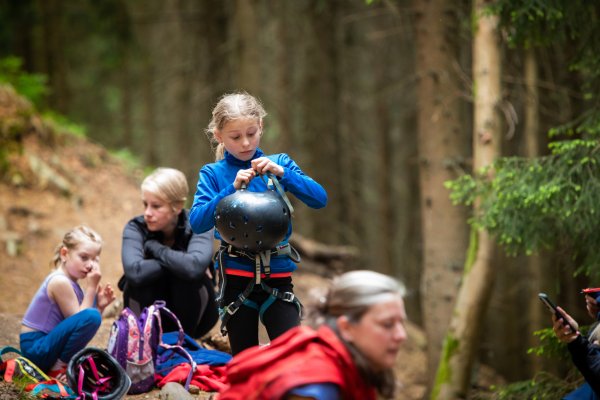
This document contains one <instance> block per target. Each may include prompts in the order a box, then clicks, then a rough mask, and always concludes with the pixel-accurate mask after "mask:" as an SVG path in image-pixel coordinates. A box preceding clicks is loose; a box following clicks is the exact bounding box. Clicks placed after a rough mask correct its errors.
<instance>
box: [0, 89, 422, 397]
mask: <svg viewBox="0 0 600 400" xmlns="http://www.w3.org/2000/svg"><path fill="white" fill-rule="evenodd" d="M8 97H9V98H8V99H7V96H6V93H5V92H2V88H1V87H0V139H2V137H1V134H2V129H5V128H6V126H7V122H6V121H9V120H10V118H13V119H14V118H24V121H21V122H22V124H21V125H18V126H22V130H23V131H22V132H21V133H20V134H19V135H18V140H19V142H20V143H22V151H21V152H20V153H19V154H17V155H14V156H12V157H11V159H10V164H11V170H10V173H9V174H8V175H7V176H6V177H5V178H4V181H1V182H0V347H1V346H5V345H12V346H15V347H17V346H18V331H19V321H20V318H21V317H22V315H23V313H24V312H25V310H26V308H27V305H28V303H29V300H30V299H31V297H32V296H33V294H34V292H35V291H36V290H37V288H38V285H39V284H40V283H41V281H42V280H43V278H44V277H45V276H46V275H47V273H48V272H49V268H50V266H49V263H50V260H51V258H52V254H53V250H54V247H55V246H56V245H57V244H58V243H59V242H60V240H61V238H62V236H63V234H64V233H65V231H66V230H68V229H69V228H71V227H73V226H75V225H78V224H82V223H83V224H87V225H89V226H91V227H92V228H94V229H95V230H97V231H98V232H99V233H100V234H101V235H102V237H103V238H104V242H105V244H104V248H103V251H102V256H101V268H102V273H103V278H102V280H103V282H108V283H111V284H112V285H113V286H114V287H116V283H117V281H118V279H119V277H120V276H121V273H122V269H121V264H120V252H121V233H122V229H123V226H124V225H125V223H126V222H127V221H128V220H129V219H130V218H131V217H132V216H133V215H136V214H138V213H140V212H141V202H140V195H139V189H138V188H139V183H140V181H141V178H142V174H141V172H140V171H131V170H128V169H127V168H126V167H125V166H124V164H122V163H121V162H119V161H118V160H117V159H115V158H114V157H112V156H111V155H110V154H109V153H108V152H107V151H106V150H105V149H104V148H102V147H101V146H98V145H96V144H93V143H90V142H89V141H87V140H85V139H81V138H77V137H74V136H72V135H57V134H56V131H55V130H53V129H52V128H51V127H49V126H47V125H45V123H43V122H42V121H41V120H40V119H39V118H38V117H37V116H35V115H34V114H31V113H28V112H25V113H23V112H20V111H19V107H17V106H16V105H15V103H14V101H19V100H18V99H17V100H11V99H10V96H8ZM11 101H12V102H11ZM19 106H23V107H25V108H26V107H27V105H26V104H24V105H23V104H20V105H19ZM15 110H16V111H15ZM23 115H24V116H23ZM10 121H12V120H10ZM10 123H12V122H10ZM0 145H3V144H2V142H1V140H0ZM295 282H296V289H297V291H298V294H299V295H300V296H301V298H302V299H303V300H307V299H308V298H309V297H310V293H311V291H313V290H314V289H318V288H322V287H324V286H325V285H326V280H325V279H324V278H322V277H320V276H318V275H315V274H308V273H298V275H297V277H296V278H295ZM118 295H119V296H120V295H121V293H120V292H118ZM112 320H113V317H112V316H111V315H109V316H107V317H106V318H105V320H104V322H103V325H102V328H101V330H100V332H99V333H98V335H97V336H96V338H95V339H94V341H93V342H92V345H95V346H99V347H105V344H106V342H107V337H108V330H109V329H110V325H111V323H112ZM409 335H410V340H409V342H408V343H407V344H406V345H405V346H404V347H403V351H402V353H401V355H400V358H399V363H398V378H399V380H400V382H401V383H402V392H401V394H400V395H399V397H398V398H399V399H408V400H411V399H420V398H421V397H422V396H423V393H424V385H423V382H424V370H425V355H424V340H423V335H422V333H421V332H420V331H419V330H418V329H417V328H416V327H414V326H412V325H411V326H409ZM1 386H2V385H0V398H10V397H2V393H3V391H2V390H1ZM158 393H159V392H158V391H154V392H152V393H150V394H145V395H138V396H128V397H127V398H128V399H138V398H139V399H158ZM205 397H206V394H201V395H199V396H198V398H205Z"/></svg>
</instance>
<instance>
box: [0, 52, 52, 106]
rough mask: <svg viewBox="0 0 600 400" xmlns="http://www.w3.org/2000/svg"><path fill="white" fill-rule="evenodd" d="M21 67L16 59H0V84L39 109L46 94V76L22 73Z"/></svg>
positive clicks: (20, 62) (19, 61)
mask: <svg viewBox="0 0 600 400" xmlns="http://www.w3.org/2000/svg"><path fill="white" fill-rule="evenodd" d="M22 65H23V62H22V61H21V59H20V58H18V57H6V58H2V59H0V83H5V84H9V85H11V86H13V87H14V88H15V90H16V91H17V92H18V93H19V94H21V95H22V96H24V97H26V98H27V99H29V100H30V101H31V102H32V103H33V104H35V105H36V106H37V107H39V106H40V105H41V103H42V101H43V100H44V99H45V97H46V95H47V94H48V86H47V85H46V82H47V79H46V76H45V75H42V74H29V73H26V72H23V70H22Z"/></svg>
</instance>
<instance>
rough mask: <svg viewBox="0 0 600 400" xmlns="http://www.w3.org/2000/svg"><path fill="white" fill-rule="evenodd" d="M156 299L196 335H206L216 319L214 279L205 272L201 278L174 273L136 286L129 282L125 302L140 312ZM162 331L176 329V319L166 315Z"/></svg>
mask: <svg viewBox="0 0 600 400" xmlns="http://www.w3.org/2000/svg"><path fill="white" fill-rule="evenodd" d="M156 300H164V301H165V303H166V306H167V308H168V309H169V310H171V311H173V313H174V314H175V315H176V316H177V318H178V319H179V322H181V326H182V327H183V330H184V332H185V333H187V334H188V335H190V336H191V337H193V338H200V337H202V336H203V335H205V334H206V333H207V332H208V331H210V330H211V328H212V327H213V326H214V325H215V324H216V323H217V320H218V319H219V311H218V309H217V304H216V302H215V287H214V284H213V281H212V280H211V279H210V278H208V277H207V276H204V277H203V278H202V279H201V280H199V281H186V280H182V279H178V278H176V277H174V276H170V277H168V278H163V279H161V280H160V281H158V282H155V283H154V284H152V285H145V286H138V287H133V286H131V285H130V284H128V283H126V284H125V288H124V291H123V302H124V303H125V307H129V308H130V309H131V310H132V311H133V312H135V313H136V314H137V315H140V313H141V312H142V310H143V309H144V307H148V306H150V305H152V304H153V303H154V301H156ZM162 325H163V332H172V331H175V330H177V325H176V323H174V322H172V321H171V320H170V319H167V318H165V319H163V320H162Z"/></svg>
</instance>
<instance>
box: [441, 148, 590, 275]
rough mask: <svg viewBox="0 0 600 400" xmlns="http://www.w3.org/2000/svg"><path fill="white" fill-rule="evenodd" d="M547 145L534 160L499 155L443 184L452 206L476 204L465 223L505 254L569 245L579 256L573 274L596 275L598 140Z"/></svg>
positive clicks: (574, 255) (576, 255)
mask: <svg viewBox="0 0 600 400" xmlns="http://www.w3.org/2000/svg"><path fill="white" fill-rule="evenodd" d="M551 149H552V154H550V155H548V156H545V157H540V158H537V159H527V158H521V157H506V158H500V159H498V160H497V161H496V162H495V163H493V164H492V165H491V166H490V167H488V168H486V169H484V170H482V171H479V172H477V173H476V174H474V175H472V176H471V175H464V176H462V177H459V178H458V179H456V180H454V181H450V182H447V183H446V187H448V188H449V189H450V190H451V196H450V197H451V199H452V201H453V202H454V203H455V204H465V205H472V204H474V203H475V202H477V203H478V207H477V214H475V215H473V216H472V217H471V219H470V223H471V224H473V225H474V226H475V227H477V228H483V229H487V230H488V231H489V232H490V233H493V234H495V235H496V236H497V240H498V242H499V243H500V244H501V245H502V246H503V247H504V248H505V250H506V252H507V253H508V254H509V255H517V254H527V255H529V254H532V253H533V252H534V251H536V250H538V249H540V248H551V247H553V248H570V249H572V250H573V257H574V259H575V258H577V259H581V260H582V261H581V263H582V264H581V266H580V267H581V268H580V269H578V270H577V271H576V272H582V271H583V272H585V273H587V274H590V275H591V274H592V272H594V270H596V271H595V272H596V273H598V274H600V272H598V271H597V268H596V267H597V265H599V264H600V252H597V251H594V249H597V248H598V247H599V246H600V218H598V213H599V212H600V210H597V208H599V207H600V206H599V204H598V199H600V168H599V165H600V151H599V150H600V148H599V142H598V140H597V139H594V138H588V139H574V140H569V141H562V142H554V143H552V145H551ZM492 171H493V174H492V173H491V172H492Z"/></svg>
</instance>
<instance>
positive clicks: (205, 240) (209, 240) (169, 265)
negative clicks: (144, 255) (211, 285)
mask: <svg viewBox="0 0 600 400" xmlns="http://www.w3.org/2000/svg"><path fill="white" fill-rule="evenodd" d="M213 235H214V233H213V231H212V229H211V230H209V231H207V232H204V233H201V234H199V235H197V234H193V235H192V238H191V239H190V241H189V243H188V246H187V249H186V250H185V251H181V250H174V249H171V248H170V247H168V246H165V245H163V244H161V243H159V242H158V241H157V240H148V241H146V244H145V246H144V248H145V249H146V251H147V252H148V253H149V254H151V255H152V256H154V257H155V258H156V259H157V260H158V261H159V262H160V263H161V265H162V266H163V268H164V269H165V270H166V271H169V272H171V273H172V274H173V275H175V276H177V277H178V278H181V279H185V280H200V279H201V278H202V277H203V276H204V274H205V273H206V268H207V267H208V266H209V265H210V262H211V259H212V253H213Z"/></svg>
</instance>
